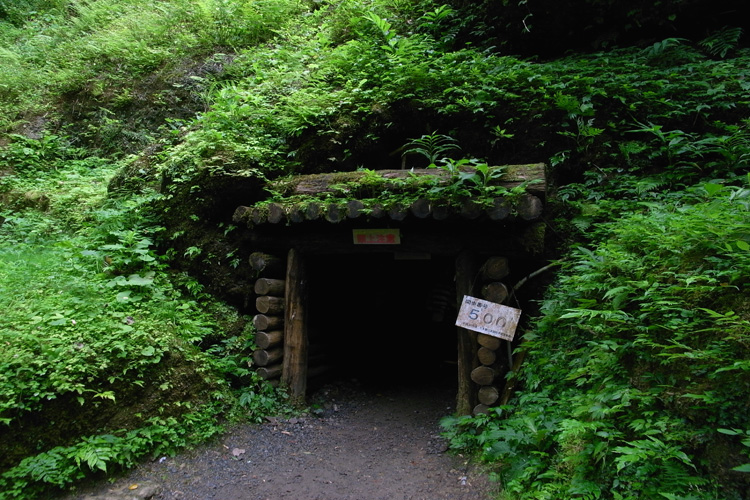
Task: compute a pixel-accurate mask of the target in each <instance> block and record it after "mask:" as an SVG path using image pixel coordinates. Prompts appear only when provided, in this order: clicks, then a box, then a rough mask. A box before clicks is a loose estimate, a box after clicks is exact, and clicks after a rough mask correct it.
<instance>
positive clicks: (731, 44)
mask: <svg viewBox="0 0 750 500" xmlns="http://www.w3.org/2000/svg"><path fill="white" fill-rule="evenodd" d="M741 36H742V28H732V27H729V26H724V27H723V28H722V29H720V30H719V31H717V32H716V33H713V34H712V35H710V36H709V37H708V38H705V39H704V40H701V41H700V42H699V43H698V45H700V46H701V48H702V49H703V50H705V51H706V52H708V53H709V54H710V55H712V56H714V57H717V56H718V57H720V58H722V59H724V58H725V57H726V56H727V54H728V53H729V52H730V51H732V50H734V49H735V48H737V43H738V42H739V40H740V37H741Z"/></svg>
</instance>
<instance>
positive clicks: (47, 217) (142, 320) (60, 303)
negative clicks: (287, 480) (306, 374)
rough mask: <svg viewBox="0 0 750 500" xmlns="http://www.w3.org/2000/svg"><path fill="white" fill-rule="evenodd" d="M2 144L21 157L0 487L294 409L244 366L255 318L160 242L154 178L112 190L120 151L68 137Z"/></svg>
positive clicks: (4, 216)
mask: <svg viewBox="0 0 750 500" xmlns="http://www.w3.org/2000/svg"><path fill="white" fill-rule="evenodd" d="M0 160H2V161H4V162H5V163H4V165H6V166H10V165H12V166H13V167H14V173H12V174H11V173H6V175H4V176H3V177H2V178H1V179H0V196H2V199H3V209H2V211H0V307H2V309H3V310H4V314H3V315H2V317H0V343H1V345H2V347H3V348H2V353H0V424H2V427H1V428H0V443H2V446H3V448H4V449H5V453H4V456H3V457H2V460H1V462H0V491H2V493H0V498H36V497H37V496H36V495H41V494H43V493H44V492H47V491H48V490H50V489H54V488H67V487H70V486H72V485H74V484H75V483H76V482H77V481H79V480H80V479H82V478H84V477H90V476H92V475H93V474H95V473H97V472H111V471H113V470H116V469H121V468H127V467H132V466H133V465H135V464H136V463H137V462H138V460H140V459H142V458H144V457H147V456H154V455H162V454H174V453H175V452H176V451H177V450H179V449H180V448H182V447H185V446H189V445H194V444H197V443H199V442H201V441H205V440H206V439H208V438H209V437H211V436H213V435H215V434H217V433H219V432H221V431H222V429H223V427H222V423H223V422H226V421H227V420H230V419H238V418H239V419H246V420H247V419H250V420H252V421H258V420H260V419H262V418H264V417H265V416H266V415H269V414H274V413H279V412H283V411H285V404H284V396H283V393H282V392H280V391H278V390H276V389H274V388H273V387H271V386H269V385H267V384H265V383H264V382H263V381H261V380H260V379H259V378H258V377H257V376H255V375H254V374H253V373H251V371H250V367H249V363H248V361H249V356H250V353H251V352H252V349H253V347H254V345H253V342H252V339H253V333H254V331H253V330H252V327H251V326H246V327H245V328H243V329H237V328H233V327H232V324H238V325H241V324H243V323H246V324H247V325H250V323H249V322H247V320H246V319H245V320H243V319H242V318H240V317H239V315H238V314H237V312H236V311H234V310H233V309H232V308H230V307H228V306H226V305H222V304H221V303H220V302H218V301H216V300H215V299H213V298H211V297H210V296H208V295H207V294H205V293H203V292H202V291H201V287H200V284H199V283H197V282H196V281H195V280H194V279H193V278H190V277H188V276H186V275H183V274H179V273H175V272H174V271H172V270H170V269H169V267H168V265H167V260H166V259H165V257H164V256H163V255H161V254H159V253H157V251H156V244H155V242H156V240H157V238H158V235H159V233H160V232H162V231H163V228H161V227H160V226H159V225H158V221H157V220H156V218H155V213H156V212H155V210H154V209H153V208H152V205H153V203H154V201H155V200H156V199H158V197H159V195H158V194H156V193H153V192H150V191H145V192H143V193H142V194H139V195H136V194H133V193H130V194H129V196H127V197H123V196H112V195H109V196H108V195H107V191H106V190H107V181H108V178H109V177H110V176H111V175H113V173H114V172H116V171H117V169H118V168H119V165H117V164H116V163H114V162H112V161H109V160H107V159H104V158H98V157H93V156H86V154H85V151H82V150H80V149H79V148H72V147H70V146H69V141H67V140H66V139H65V138H63V137H45V138H43V139H40V140H25V141H18V142H16V143H14V145H13V146H12V147H9V148H6V149H5V150H4V151H3V153H2V155H1V156H0ZM30 192H31V193H43V196H40V197H34V196H30V195H29V193H30ZM229 328H232V329H233V331H234V332H235V333H233V334H229V335H228V334H227V333H225V330H226V329H229ZM70 411H72V412H73V413H74V414H75V416H76V417H75V418H72V419H71V420H66V419H67V418H68V417H66V414H67V413H68V412H70ZM70 417H72V415H70ZM40 419H41V421H42V422H53V421H57V424H56V425H55V426H53V427H50V428H49V429H46V430H45V426H43V425H42V426H41V427H37V424H35V423H34V422H39V421H40ZM54 429H61V433H60V434H58V433H57V432H56V431H54ZM29 432H31V433H32V434H34V435H29ZM77 432H84V433H85V434H76V433H77Z"/></svg>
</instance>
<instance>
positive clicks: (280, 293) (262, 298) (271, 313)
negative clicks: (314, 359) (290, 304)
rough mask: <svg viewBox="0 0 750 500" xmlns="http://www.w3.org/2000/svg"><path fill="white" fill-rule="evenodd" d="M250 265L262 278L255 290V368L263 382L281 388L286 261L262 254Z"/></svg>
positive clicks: (253, 255)
mask: <svg viewBox="0 0 750 500" xmlns="http://www.w3.org/2000/svg"><path fill="white" fill-rule="evenodd" d="M249 261H250V267H251V268H252V269H253V271H254V272H255V273H256V275H257V276H259V277H258V279H257V280H256V281H255V285H254V287H253V289H254V291H255V294H256V299H255V308H256V310H257V312H258V314H256V315H255V316H254V317H253V325H254V326H255V330H256V333H255V345H256V346H257V349H256V350H255V351H253V354H252V359H253V364H254V366H256V367H257V368H256V373H258V375H259V376H260V377H261V378H263V379H265V380H267V381H268V382H270V383H271V384H273V385H278V384H279V380H280V378H281V375H282V368H283V362H284V359H283V358H284V348H283V342H284V292H285V289H286V281H285V280H284V278H283V272H284V261H283V259H281V258H279V257H276V256H274V255H268V254H265V253H261V252H255V253H253V254H251V255H250V259H249Z"/></svg>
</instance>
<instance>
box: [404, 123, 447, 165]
mask: <svg viewBox="0 0 750 500" xmlns="http://www.w3.org/2000/svg"><path fill="white" fill-rule="evenodd" d="M406 148H407V149H405V150H404V152H403V155H402V156H406V155H408V154H420V155H422V156H424V157H425V158H427V161H429V162H430V166H435V164H436V163H437V162H438V161H439V160H443V159H445V158H446V156H447V154H448V153H449V152H451V151H461V147H460V146H459V145H458V144H457V143H456V140H455V139H454V138H453V137H451V136H449V135H444V134H438V133H437V131H435V132H433V133H431V134H425V135H423V136H422V137H420V138H418V139H411V140H410V141H409V142H407V143H406Z"/></svg>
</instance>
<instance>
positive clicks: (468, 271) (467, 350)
mask: <svg viewBox="0 0 750 500" xmlns="http://www.w3.org/2000/svg"><path fill="white" fill-rule="evenodd" d="M477 271H478V269H477V265H476V259H475V258H474V256H473V255H472V254H471V253H469V252H466V251H464V252H461V253H460V254H459V255H458V257H457V258H456V304H460V303H461V300H462V299H463V296H464V295H473V288H474V277H475V276H476V273H477ZM477 350H478V344H477V334H476V332H472V331H471V330H466V329H464V328H459V329H458V395H457V398H456V413H458V414H459V415H471V413H472V410H473V409H474V406H476V404H477V396H476V390H475V388H474V385H473V383H472V380H471V372H472V370H473V369H474V368H475V367H476V366H478V365H479V361H478V359H477Z"/></svg>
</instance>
